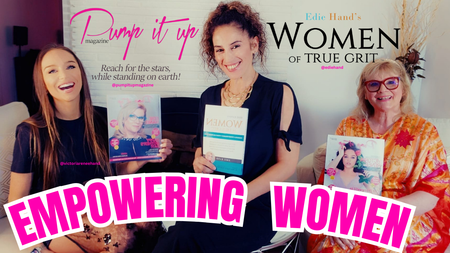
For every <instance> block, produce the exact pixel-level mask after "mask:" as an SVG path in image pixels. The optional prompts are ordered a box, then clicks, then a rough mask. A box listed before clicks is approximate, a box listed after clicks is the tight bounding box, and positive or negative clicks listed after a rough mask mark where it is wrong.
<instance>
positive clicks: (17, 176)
mask: <svg viewBox="0 0 450 253" xmlns="http://www.w3.org/2000/svg"><path fill="white" fill-rule="evenodd" d="M32 179H33V173H16V172H11V181H10V183H9V195H8V202H12V201H14V200H18V199H20V198H23V197H25V196H28V195H29V194H30V189H31V182H32Z"/></svg>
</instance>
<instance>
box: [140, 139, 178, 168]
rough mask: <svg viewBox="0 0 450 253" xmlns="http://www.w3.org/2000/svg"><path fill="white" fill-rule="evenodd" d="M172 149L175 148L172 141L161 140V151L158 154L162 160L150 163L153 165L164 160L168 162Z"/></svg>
mask: <svg viewBox="0 0 450 253" xmlns="http://www.w3.org/2000/svg"><path fill="white" fill-rule="evenodd" d="M172 148H173V144H172V141H171V140H169V139H162V140H161V145H160V149H159V153H158V156H159V157H161V159H156V160H149V161H148V162H151V163H161V162H163V161H164V160H166V158H167V156H169V155H170V154H172ZM145 162H147V161H145ZM141 167H142V166H141Z"/></svg>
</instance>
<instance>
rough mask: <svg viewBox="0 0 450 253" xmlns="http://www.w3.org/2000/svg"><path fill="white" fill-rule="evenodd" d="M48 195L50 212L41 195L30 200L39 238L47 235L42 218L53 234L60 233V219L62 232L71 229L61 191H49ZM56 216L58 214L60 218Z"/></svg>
mask: <svg viewBox="0 0 450 253" xmlns="http://www.w3.org/2000/svg"><path fill="white" fill-rule="evenodd" d="M46 197H47V203H48V212H47V210H46V208H45V207H44V204H43V203H42V200H41V198H40V197H35V198H32V199H29V200H28V204H29V205H30V210H31V214H32V215H33V220H34V224H35V226H36V231H37V233H38V236H39V238H44V237H46V233H45V230H44V224H42V220H44V223H45V225H46V226H47V228H48V231H49V232H50V234H51V235H54V234H57V233H58V220H59V223H60V224H61V229H62V232H64V231H67V230H69V229H70V228H69V224H68V223H67V219H66V215H65V213H64V208H63V206H62V202H61V198H60V196H59V192H52V193H48V194H47V195H46ZM55 212H56V213H55ZM56 216H58V220H57V218H56ZM41 218H42V219H41Z"/></svg>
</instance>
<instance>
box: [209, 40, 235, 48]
mask: <svg viewBox="0 0 450 253" xmlns="http://www.w3.org/2000/svg"><path fill="white" fill-rule="evenodd" d="M239 42H241V41H240V40H236V41H235V42H233V43H231V44H230V45H234V44H236V43H239ZM214 47H222V46H221V45H217V46H214Z"/></svg>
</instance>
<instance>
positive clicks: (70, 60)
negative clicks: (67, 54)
mask: <svg viewBox="0 0 450 253" xmlns="http://www.w3.org/2000/svg"><path fill="white" fill-rule="evenodd" d="M66 63H77V62H76V61H72V60H70V61H67V62H66ZM53 66H55V64H52V65H48V66H46V67H45V68H44V70H45V69H47V68H50V67H53Z"/></svg>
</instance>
